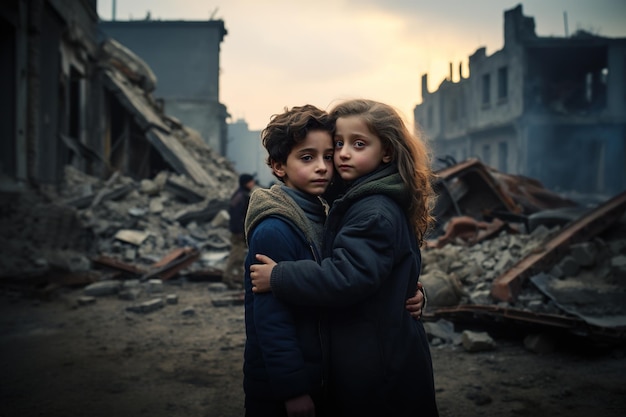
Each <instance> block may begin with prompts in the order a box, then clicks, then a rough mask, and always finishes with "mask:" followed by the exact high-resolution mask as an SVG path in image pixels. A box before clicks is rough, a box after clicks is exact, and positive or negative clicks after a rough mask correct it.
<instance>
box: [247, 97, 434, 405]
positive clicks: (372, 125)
mask: <svg viewBox="0 0 626 417" xmlns="http://www.w3.org/2000/svg"><path fill="white" fill-rule="evenodd" d="M330 115H331V117H332V119H333V120H334V121H335V134H334V142H335V154H334V162H335V167H336V170H337V171H338V173H339V175H340V176H341V179H342V180H343V181H345V183H346V186H347V188H346V191H345V193H344V194H343V195H342V196H340V197H339V198H337V199H336V200H335V201H334V203H333V205H332V208H331V210H330V212H329V216H328V219H327V222H326V226H325V230H324V240H323V256H324V259H323V260H322V262H321V264H318V263H316V262H314V261H306V260H302V261H288V262H280V263H278V264H276V263H275V262H274V261H273V260H272V259H270V258H268V257H266V256H263V255H258V256H257V260H259V261H260V262H262V264H255V265H251V266H250V277H251V281H252V285H253V291H254V292H257V293H260V292H265V291H269V290H270V289H271V291H273V293H274V296H276V297H277V298H278V299H280V300H283V301H285V302H290V303H294V304H298V305H311V306H325V307H327V308H328V320H327V326H326V329H325V330H326V331H325V332H324V333H323V337H324V338H325V343H326V344H327V346H328V348H329V349H330V355H329V364H330V377H329V380H328V393H329V399H330V404H331V407H330V408H331V409H332V410H336V413H337V415H344V416H350V415H359V416H381V415H393V416H404V415H407V416H408V415H415V414H418V415H420V416H437V415H438V411H437V406H436V401H435V390H434V382H433V373H432V362H431V357H430V351H429V346H428V339H427V337H426V334H425V332H424V328H423V325H422V323H421V322H419V321H416V320H414V319H412V318H411V315H410V314H409V312H408V311H407V310H406V309H405V305H404V301H405V300H406V299H407V298H408V297H410V296H411V295H413V293H414V291H415V287H416V285H417V278H418V276H419V271H420V267H421V255H420V250H419V245H420V243H421V242H422V240H423V239H424V235H425V233H426V231H427V229H428V226H429V224H430V222H431V215H430V208H431V199H432V196H433V192H432V189H431V186H430V181H431V177H432V171H431V170H430V163H429V162H430V161H429V156H428V153H427V150H426V146H425V144H424V143H423V142H421V141H419V140H417V139H416V138H415V137H414V136H413V135H411V134H410V132H409V131H408V129H407V128H406V126H405V124H404V122H403V121H402V118H401V117H400V116H399V114H398V113H397V112H396V111H395V110H394V109H393V108H392V107H390V106H388V105H386V104H383V103H379V102H375V101H371V100H350V101H347V102H344V103H341V104H339V105H338V106H336V107H335V108H334V109H333V110H331V112H330ZM270 277H271V279H270ZM416 406H417V408H416Z"/></svg>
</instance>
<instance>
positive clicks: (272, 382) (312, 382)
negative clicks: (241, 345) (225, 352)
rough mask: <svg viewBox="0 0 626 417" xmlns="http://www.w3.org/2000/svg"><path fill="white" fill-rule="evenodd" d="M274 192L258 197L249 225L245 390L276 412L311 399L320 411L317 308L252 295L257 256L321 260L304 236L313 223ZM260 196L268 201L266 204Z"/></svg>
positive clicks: (310, 242) (320, 350)
mask: <svg viewBox="0 0 626 417" xmlns="http://www.w3.org/2000/svg"><path fill="white" fill-rule="evenodd" d="M275 187H278V186H274V187H272V191H271V192H268V191H267V190H258V191H255V192H254V193H253V195H252V200H251V203H250V209H249V213H248V218H247V220H246V231H247V240H248V245H249V250H248V256H247V258H246V262H245V323H246V346H245V352H244V391H245V394H246V398H247V401H248V400H249V399H251V398H252V399H254V400H262V401H275V402H276V407H277V408H280V407H281V406H282V404H284V402H285V400H287V399H289V398H293V397H297V396H300V395H303V394H310V395H311V396H312V397H313V399H314V401H315V402H316V407H320V409H321V398H322V386H323V376H322V347H321V341H320V337H319V311H318V309H317V308H311V307H302V306H300V307H297V306H293V305H286V304H285V303H283V302H282V301H280V300H278V299H277V298H276V297H274V295H273V294H272V293H265V294H254V293H253V292H252V285H251V281H250V265H251V263H258V261H256V260H255V259H254V255H255V254H256V253H263V254H267V255H268V256H270V257H272V258H273V259H276V260H294V259H310V260H314V259H316V258H317V259H319V258H320V256H319V252H318V249H317V246H318V245H317V244H316V243H315V242H313V241H312V238H311V235H312V234H311V233H309V235H308V236H307V235H306V234H305V233H304V232H303V229H304V230H307V227H306V225H304V222H308V220H305V218H304V215H303V213H302V212H301V210H300V213H299V215H300V217H299V218H298V215H297V214H298V213H297V211H298V208H297V206H295V203H294V202H293V200H284V201H281V200H280V198H284V193H282V194H281V193H280V192H279V190H278V189H277V188H275ZM272 193H273V195H272ZM268 195H270V196H271V197H272V198H271V201H270V200H269V199H268V198H267V196H268ZM255 197H256V201H255ZM260 197H263V198H262V200H263V201H262V202H261V203H259V199H260ZM286 204H293V205H294V206H292V207H289V206H286ZM268 205H269V206H271V207H268ZM277 212H278V213H277ZM272 213H273V214H272ZM281 213H282V215H281ZM268 216H269V217H268ZM309 232H310V227H309ZM312 262H315V261H312Z"/></svg>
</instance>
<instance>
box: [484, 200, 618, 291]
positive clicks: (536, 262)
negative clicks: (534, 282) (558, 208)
mask: <svg viewBox="0 0 626 417" xmlns="http://www.w3.org/2000/svg"><path fill="white" fill-rule="evenodd" d="M625 210H626V192H623V193H621V194H618V195H617V196H615V197H613V198H611V199H609V200H608V201H606V202H605V203H604V204H601V205H600V206H598V207H597V208H596V209H594V210H591V211H589V212H587V214H585V215H584V216H582V217H581V218H580V219H578V220H576V221H573V222H571V223H569V224H568V225H567V226H565V228H563V230H561V232H560V233H559V234H557V235H556V236H554V237H553V238H551V239H550V240H548V241H547V242H546V243H545V244H544V245H543V247H542V248H540V249H539V250H538V251H536V252H534V253H530V254H528V255H527V256H526V257H524V258H522V259H520V260H519V261H518V262H517V263H516V264H515V265H513V267H512V268H510V269H509V270H507V271H506V272H504V273H503V274H501V275H500V276H499V277H497V278H496V279H495V280H494V281H493V284H492V287H491V295H492V296H493V297H494V298H496V299H498V300H501V301H515V300H516V299H517V296H518V295H519V293H520V292H521V290H522V285H523V283H524V281H525V280H526V279H528V278H530V277H531V276H533V275H535V274H537V273H539V272H541V271H543V270H546V269H548V268H550V267H551V266H552V265H554V264H556V263H557V262H558V261H560V260H561V258H562V257H563V256H564V255H565V254H566V253H567V251H568V250H569V245H570V244H572V243H578V242H583V241H586V240H589V239H591V238H592V237H594V236H596V235H598V234H599V233H601V232H603V231H604V230H606V229H607V228H608V227H609V226H610V225H611V224H613V223H614V222H615V221H616V220H617V219H619V218H620V216H621V215H622V214H623V213H624V211H625Z"/></svg>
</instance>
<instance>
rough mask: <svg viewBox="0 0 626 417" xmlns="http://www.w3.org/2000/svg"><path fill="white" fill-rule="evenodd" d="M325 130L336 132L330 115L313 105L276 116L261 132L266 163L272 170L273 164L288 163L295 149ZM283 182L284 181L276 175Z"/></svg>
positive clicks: (286, 110) (295, 108)
mask: <svg viewBox="0 0 626 417" xmlns="http://www.w3.org/2000/svg"><path fill="white" fill-rule="evenodd" d="M317 130H323V131H326V132H330V134H331V136H332V134H333V132H334V124H333V123H331V121H330V118H329V116H328V113H327V112H326V111H324V110H321V109H319V108H317V107H315V106H313V105H311V104H305V105H304V106H296V107H292V108H291V110H289V109H288V108H287V107H285V111H284V112H283V113H281V114H274V115H273V116H272V117H271V118H270V122H269V123H268V125H267V126H266V127H265V129H263V131H262V132H261V141H262V142H263V146H264V147H265V149H266V150H267V159H266V161H265V162H266V163H267V165H268V166H269V167H270V168H271V167H272V162H280V163H286V162H287V158H288V157H289V153H291V150H292V149H293V147H294V146H295V145H296V144H298V143H300V142H302V141H303V140H304V139H305V138H306V136H307V134H308V133H309V132H311V131H317ZM274 176H275V177H276V178H278V179H279V180H280V181H281V182H282V181H283V179H282V178H281V177H278V176H277V175H276V174H274Z"/></svg>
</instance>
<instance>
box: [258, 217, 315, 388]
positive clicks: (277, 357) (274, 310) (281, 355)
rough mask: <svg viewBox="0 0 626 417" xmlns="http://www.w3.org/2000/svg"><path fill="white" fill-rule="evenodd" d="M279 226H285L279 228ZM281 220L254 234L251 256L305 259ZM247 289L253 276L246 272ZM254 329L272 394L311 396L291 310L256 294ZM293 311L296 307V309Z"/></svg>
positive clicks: (267, 222) (269, 296)
mask: <svg viewBox="0 0 626 417" xmlns="http://www.w3.org/2000/svg"><path fill="white" fill-rule="evenodd" d="M276 222H279V223H281V224H282V225H278V226H277V225H276ZM289 231H290V229H289V228H288V227H287V226H286V225H285V223H284V222H282V221H280V220H278V219H269V220H265V221H264V222H262V223H261V224H259V226H258V227H256V228H255V230H254V231H253V233H252V236H251V239H250V241H249V251H248V253H249V254H251V256H254V254H255V253H266V254H268V256H271V257H272V258H273V259H279V260H286V259H288V260H291V259H301V257H302V254H299V253H297V252H298V251H297V248H298V247H300V245H301V244H299V243H298V242H294V236H293V232H291V233H289ZM246 281H248V282H246V285H247V286H249V285H251V283H250V273H249V271H247V272H246ZM253 297H254V298H253V304H254V325H255V328H256V334H257V337H258V342H259V346H260V348H261V351H262V353H263V359H264V361H265V365H266V368H267V372H268V375H269V378H270V383H271V386H272V391H273V392H274V393H275V394H276V396H277V398H278V399H283V400H286V399H289V398H293V397H296V396H299V395H303V394H305V393H310V392H311V391H310V390H311V387H310V386H309V379H308V375H307V371H306V368H305V363H304V359H303V356H302V351H301V349H300V346H299V343H298V338H297V334H296V330H295V326H296V324H295V322H294V317H293V314H292V312H291V310H290V308H289V307H288V306H287V305H285V304H284V303H283V302H281V301H280V300H278V299H277V298H276V297H275V296H274V295H273V294H272V293H265V294H254V295H253ZM292 308H293V307H292Z"/></svg>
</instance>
